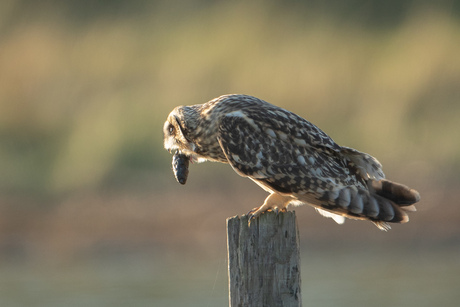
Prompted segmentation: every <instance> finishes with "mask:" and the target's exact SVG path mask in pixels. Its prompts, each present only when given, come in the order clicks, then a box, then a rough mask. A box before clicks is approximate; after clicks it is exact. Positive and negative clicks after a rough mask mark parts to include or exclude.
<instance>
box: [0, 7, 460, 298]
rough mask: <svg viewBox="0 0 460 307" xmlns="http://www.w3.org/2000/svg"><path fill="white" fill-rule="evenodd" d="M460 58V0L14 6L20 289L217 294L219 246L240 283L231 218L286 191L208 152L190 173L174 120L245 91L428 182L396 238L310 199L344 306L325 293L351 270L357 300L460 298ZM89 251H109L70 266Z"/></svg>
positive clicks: (32, 294) (1, 234) (10, 172)
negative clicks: (166, 131)
mask: <svg viewBox="0 0 460 307" xmlns="http://www.w3.org/2000/svg"><path fill="white" fill-rule="evenodd" d="M459 55H460V1H458V0H446V1H409V0H401V1H397V0H388V1H380V0H371V1H362V0H345V1H336V0H322V1H320V0H311V1H307V0H287V1H275V0H268V1H262V0H256V1H215V0H190V1H167V0H161V1H160V0H157V1H146V0H131V1H122V0H96V1H89V0H83V1H76V0H63V1H57V0H43V1H30V0H4V1H1V2H0V174H2V176H0V276H2V279H1V280H0V283H1V284H2V287H1V288H2V289H4V293H3V294H2V295H0V297H1V298H0V304H2V305H8V306H22V305H24V304H20V303H18V302H21V301H22V302H27V303H25V304H26V305H31V306H32V305H33V306H40V304H42V305H43V303H40V302H45V303H44V304H45V305H46V306H52V304H47V302H50V301H53V302H54V303H55V305H56V306H57V305H59V306H62V305H66V306H67V305H69V304H66V303H64V304H61V302H64V301H65V300H66V298H68V297H71V298H75V304H77V305H78V303H81V302H83V301H85V299H86V300H87V299H88V298H90V297H93V298H96V299H108V300H109V301H110V300H114V298H116V300H117V301H119V300H118V298H120V297H122V296H125V295H126V297H125V300H126V299H131V298H142V297H143V296H142V295H140V292H139V289H141V290H142V291H145V293H146V294H148V295H146V297H148V299H146V300H145V301H143V302H142V303H144V304H149V306H151V305H152V302H153V304H154V305H155V304H160V305H165V304H162V303H160V302H165V300H166V298H168V297H169V298H170V299H171V301H173V300H174V299H176V300H177V299H179V300H182V301H181V302H182V304H180V303H177V301H176V304H174V303H171V304H170V305H168V306H175V305H190V306H192V305H193V304H191V303H190V302H191V301H192V300H190V297H191V295H195V297H194V299H195V301H197V304H196V306H203V305H204V304H203V303H202V302H203V298H204V297H207V296H208V295H209V298H212V293H211V294H210V292H212V291H210V289H211V288H212V289H214V286H215V285H216V280H218V278H217V276H216V270H215V269H216V268H217V266H215V265H213V264H212V263H213V262H219V260H218V259H222V260H221V261H220V262H221V264H222V269H221V274H220V276H219V278H220V279H221V280H222V285H223V286H222V287H221V288H222V289H223V291H224V292H225V291H226V280H225V272H224V271H225V260H224V259H225V249H226V247H225V227H224V225H225V224H224V221H225V218H227V217H229V216H233V215H236V214H242V213H245V212H247V211H248V210H249V209H251V208H253V207H255V206H257V205H259V204H261V202H262V201H263V199H264V197H265V196H266V193H265V192H264V191H262V190H261V189H260V188H259V187H257V186H256V185H255V184H252V183H249V181H248V180H247V179H242V178H240V177H239V176H237V175H236V174H235V173H234V172H233V171H232V169H231V168H230V167H228V166H226V165H221V164H215V163H214V164H211V163H207V164H206V163H205V164H201V165H198V166H197V165H192V166H191V171H190V176H189V180H188V182H187V185H186V186H180V185H179V184H177V183H176V182H175V180H174V178H173V175H172V172H171V155H170V154H169V153H168V152H166V151H165V150H164V149H163V136H162V126H163V123H164V120H165V119H166V116H167V115H168V113H169V112H170V111H171V110H172V109H173V108H174V107H175V106H177V105H183V104H184V105H185V104H197V103H203V102H206V101H208V100H210V99H212V98H214V97H217V96H219V95H222V94H228V93H244V94H250V95H254V96H257V97H259V98H262V99H264V100H266V101H268V102H271V103H273V104H276V105H278V106H281V107H284V108H286V109H289V110H291V111H293V112H295V113H297V114H299V115H301V116H302V117H304V118H306V119H308V120H310V121H312V122H313V123H315V124H317V125H318V126H319V127H320V128H321V129H323V130H324V131H325V132H327V133H328V134H329V135H331V136H332V137H333V138H334V140H335V141H336V142H337V143H339V144H341V145H345V146H350V147H354V148H357V149H359V150H361V151H364V152H368V153H370V154H372V155H374V156H376V157H377V158H378V159H379V160H380V161H381V162H382V164H383V165H384V171H385V173H386V174H387V177H388V178H391V179H394V180H396V181H400V182H402V183H404V184H407V185H409V186H411V187H414V188H416V189H418V190H419V191H420V193H421V195H422V201H421V202H420V205H419V206H418V207H417V208H418V212H416V213H414V214H413V215H411V222H410V223H409V224H407V225H401V226H400V225H395V226H394V228H393V230H392V231H390V232H388V233H383V232H380V231H378V230H377V229H376V228H375V227H374V226H373V225H371V224H370V223H367V224H365V223H363V222H356V223H355V222H354V221H347V223H346V224H345V225H341V226H339V225H335V224H334V223H333V222H332V221H330V220H326V219H324V218H323V217H320V216H318V215H316V214H315V213H314V210H312V208H309V207H307V206H304V207H301V208H297V209H296V214H297V216H298V221H299V226H300V227H299V228H300V233H301V238H302V245H303V246H308V248H307V249H304V250H303V252H302V253H303V255H304V257H308V259H309V260H308V261H305V262H303V265H307V266H309V268H308V270H309V272H315V270H316V271H318V274H317V275H313V276H314V277H313V278H314V279H313V280H315V282H314V284H315V285H312V284H311V281H310V284H308V281H307V282H306V283H305V284H306V285H307V286H306V287H308V289H310V292H311V293H310V294H309V295H305V299H310V300H311V299H313V301H314V299H315V298H316V299H317V300H318V301H315V303H317V304H316V305H324V306H326V305H327V304H325V301H324V300H325V298H326V297H327V298H328V299H329V298H330V293H324V292H321V291H319V290H318V289H320V288H321V289H323V290H324V289H330V285H331V284H332V285H333V286H334V289H335V290H337V291H335V293H336V295H337V302H339V301H340V302H343V301H344V300H343V298H342V294H343V293H341V292H340V291H343V292H346V293H347V294H348V295H350V297H348V301H350V302H351V303H350V304H349V305H350V306H351V304H353V305H356V304H355V303H353V302H356V297H357V296H356V295H355V294H356V293H357V292H356V290H354V291H351V288H352V287H355V286H356V288H357V289H358V288H359V291H360V293H361V292H362V293H371V296H369V300H372V302H374V301H375V297H379V296H374V294H378V295H380V296H382V295H385V297H384V298H383V299H385V300H386V301H385V302H386V303H390V304H391V301H387V299H388V298H391V297H392V298H393V299H394V298H395V297H398V296H399V297H401V298H403V299H408V300H410V302H412V304H416V303H417V302H420V303H422V304H423V302H427V306H428V305H432V303H431V302H434V301H437V302H439V301H442V302H447V301H452V302H456V301H458V293H457V292H458V291H457V290H456V289H453V288H454V287H451V288H449V285H456V284H458V282H455V278H456V277H458V276H459V275H460V274H458V265H455V264H456V262H455V259H458V250H459V248H458V247H459V246H460V231H459V230H460V229H459V227H458V220H459V219H460V210H458V206H457V203H458V199H459V196H460V195H459V191H458V187H459V184H460V176H459V173H460V142H459V141H458V138H459V137H458V134H459V131H460V56H459ZM178 225H179V226H178ZM366 227H367V228H366ZM331 242H333V243H332V244H329V243H331ZM385 246H390V248H386V247H385ZM316 247H318V248H316ZM341 247H342V249H343V247H345V249H346V250H347V252H345V253H342V252H340V250H341ZM398 247H399V248H398ZM400 247H404V248H400ZM440 247H444V248H445V249H443V248H440ZM328 249H329V250H328ZM184 250H185V251H187V253H186V254H184V253H183V252H184ZM372 250H373V251H374V252H372ZM356 251H359V253H356ZM369 251H371V252H369ZM382 251H384V252H382ZM312 252H314V253H316V254H314V255H313V256H312V254H311V253H312ZM363 252H364V253H363ZM366 252H367V253H369V255H370V256H366ZM139 254H142V257H144V256H145V258H142V257H141V256H139ZM315 255H316V256H315ZM325 255H326V256H327V257H324V256H325ZM328 255H329V256H328ZM337 255H340V257H341V258H340V261H343V260H344V261H345V262H341V263H340V264H339V263H338V258H337ZM343 255H348V256H346V257H343ZM427 255H428V257H427ZM430 255H432V256H430ZM433 255H434V256H433ZM98 257H99V258H102V259H103V260H104V261H102V262H98V260H94V259H96V258H98ZM347 257H348V258H347ZM81 259H83V260H88V259H90V261H95V262H94V263H93V264H92V265H91V266H86V265H85V264H83V265H81V266H73V265H68V266H66V265H65V264H66V263H67V264H69V263H70V264H72V261H74V260H81ZM113 259H115V260H116V261H114V262H112V260H113ZM209 259H212V261H209ZM312 259H313V262H309V261H312ZM315 259H316V260H315ZM394 259H396V260H394ZM34 260H37V263H40V265H39V266H37V267H38V270H30V266H27V265H26V266H24V265H23V264H25V263H27V264H30V263H31V262H33V261H34ZM117 261H119V262H117ZM12 263H13V264H18V266H11V264H12ZM42 263H45V264H48V265H47V266H45V267H42V266H41V264H42ZM62 263H64V265H62ZM130 263H131V264H130ZM363 263H364V265H363ZM446 263H447V265H445V264H446ZM126 264H128V266H126ZM134 264H135V265H134ZM349 264H352V265H351V266H350V265H349ZM340 266H342V267H340ZM95 268H97V270H96V269H95ZM120 268H123V270H121V271H120ZM343 268H348V269H350V268H353V269H352V271H353V272H351V271H349V272H346V273H344V274H337V272H339V273H340V272H341V269H343ZM356 268H358V270H356ZM363 268H364V269H363ZM105 270H107V272H106V271H105ZM218 270H219V269H217V273H219V271H218ZM364 271H365V272H364ZM371 271H372V272H373V274H374V275H372V274H371V275H368V274H369V273H372V272H371ZM37 272H38V273H37ZM63 272H64V273H63ZM66 272H67V273H66ZM69 272H70V273H69ZM110 272H111V273H110ZM114 272H115V273H114ZM119 272H125V273H126V272H128V274H126V275H124V273H121V274H120V273H119ZM197 272H200V274H197ZM324 272H329V273H328V274H329V275H328V274H324ZM360 272H361V273H362V274H361V273H360ZM427 272H429V273H430V274H428V275H432V276H435V275H437V274H438V273H439V274H440V275H439V276H436V279H434V280H437V281H438V283H437V284H436V283H434V284H433V279H431V278H429V279H426V278H425V277H426V276H428V275H427ZM138 273H139V274H138ZM66 274H67V275H69V276H70V277H69V276H67V275H66ZM98 274H100V275H98ZM309 274H310V273H309ZM353 274H356V275H353ZM208 275H209V276H210V277H209V276H208ZM126 276H128V278H127V277H126ZM129 276H131V277H129ZM133 276H134V277H133ZM200 276H201V277H200ZM202 276H208V277H206V278H203V279H202V280H201V282H202V283H203V284H205V285H204V286H203V287H202V289H203V290H202V292H200V291H196V290H197V288H195V287H197V279H199V278H202ZM309 276H311V275H309ZM315 276H316V277H315ZM337 276H342V277H343V278H344V279H343V281H341V280H337ZM350 277H352V278H351V279H352V280H353V277H354V278H355V279H357V280H358V281H359V282H358V284H357V285H356V284H353V283H352V284H350ZM402 277H404V278H402ZM98 278H100V279H101V280H99V279H98ZM43 280H45V283H43ZM318 280H319V281H321V282H320V283H318ZM370 280H372V282H370ZM395 280H396V281H399V283H398V282H396V283H395V282H394V281H395ZM46 281H48V283H46ZM110 281H115V283H114V285H111V284H110ZM145 281H148V282H145ZM203 281H206V282H203ZM360 281H361V282H360ZM375 281H379V282H378V283H375ZM427 281H429V284H428V282H427ZM124 282H127V283H126V284H125V283H124ZM130 282H132V284H130ZM181 282H182V283H181ZM213 284H214V286H213ZM407 284H410V285H412V286H411V287H409V288H407V287H400V286H398V285H407ZM82 285H84V287H82ZM88 285H90V286H88ZM93 285H95V286H94V287H93ZM141 285H142V286H141ZM178 285H179V286H178ZM353 285H354V286H353ZM394 285H396V286H394ZM315 286H316V287H317V288H318V289H315V288H314V287H315ZM392 286H393V288H392ZM66 287H68V289H67V288H66ZM104 287H107V288H104ZM117 287H118V288H117ZM187 287H188V288H187ZM218 287H219V286H218ZM344 287H345V288H344ZM372 287H374V288H372ZM376 287H377V288H376ZM385 287H386V288H385ZM63 288H64V290H62V289H63ZM177 288H181V289H182V290H184V289H185V291H179V292H181V293H177ZM37 289H38V290H37ZM40 289H41V290H43V289H45V290H47V291H44V292H42V294H41V296H43V297H41V298H40V294H38V292H40ZM101 289H102V292H101V293H102V294H101V295H99V292H98V291H100V290H101ZM104 289H105V290H104ZM114 289H115V290H114ZM120 289H123V290H121V291H119V290H120ZM152 289H153V290H154V291H153V292H152ZM187 289H190V290H189V291H187ZM340 289H342V290H340ZM382 289H384V290H385V289H386V290H385V291H383V292H382V291H381V290H382ZM401 289H405V290H404V291H402V290H401ZM408 289H409V290H410V291H409V293H410V295H412V296H410V295H409V296H408V295H407V293H408ZM421 289H422V290H421ZM423 289H428V290H427V291H425V290H423ZM163 290H165V291H163ZM307 291H308V290H307ZM0 292H1V291H0ZM114 292H117V293H116V294H117V295H115V296H114ZM421 292H424V293H421ZM47 293H49V294H50V295H48V294H47ZM63 293H65V294H63ZM187 293H188V294H187ZM191 293H192V294H191ZM304 293H305V292H304ZM306 293H308V292H306ZM388 293H392V295H391V296H388ZM395 293H398V294H397V295H396V296H394V295H393V294H395ZM427 293H428V294H427ZM433 293H434V295H433V296H432V297H431V299H427V296H429V295H431V294H433ZM85 295H87V297H88V298H87V297H85ZM315 295H316V296H315ZM344 295H345V294H344ZM225 296H226V293H224V294H223V295H222V296H221V298H223V299H222V301H221V302H226V297H225ZM37 298H39V299H37ZM209 298H208V299H209ZM453 298H456V299H453ZM2 299H3V301H2ZM43 299H45V300H43ZM364 299H367V297H366V296H364ZM162 300H163V301H162ZM2 302H3V303H2ZM12 302H13V303H12ZM14 302H16V303H17V304H16V305H15V304H14ZM120 302H121V303H120ZM185 302H186V303H185ZM318 302H321V303H318ZM330 302H331V303H334V301H330ZM393 302H395V301H393ZM414 302H415V303H414ZM406 303H407V302H405V303H401V304H399V303H394V304H393V305H409V304H406ZM75 304H74V305H75ZM121 304H123V306H125V305H127V304H125V303H124V301H123V300H120V301H119V305H121ZM221 304H222V303H220V304H211V305H221ZM74 305H72V306H74ZM86 305H87V304H86ZM96 305H101V303H99V304H96ZM112 305H114V304H112ZM115 305H116V304H115ZM131 305H136V306H143V305H142V304H139V302H137V303H133V304H131ZM336 305H337V304H336Z"/></svg>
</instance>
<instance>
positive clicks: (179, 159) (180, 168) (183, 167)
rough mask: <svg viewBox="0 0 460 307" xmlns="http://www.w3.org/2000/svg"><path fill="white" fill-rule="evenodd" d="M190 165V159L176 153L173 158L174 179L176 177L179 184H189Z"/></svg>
mask: <svg viewBox="0 0 460 307" xmlns="http://www.w3.org/2000/svg"><path fill="white" fill-rule="evenodd" d="M189 163H190V158H189V157H187V156H186V155H184V154H181V153H179V152H178V151H176V153H175V154H174V156H173V158H172V168H173V172H174V177H176V180H177V182H179V183H180V184H185V183H186V182H187V177H188V165H189Z"/></svg>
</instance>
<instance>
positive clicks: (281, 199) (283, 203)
mask: <svg viewBox="0 0 460 307" xmlns="http://www.w3.org/2000/svg"><path fill="white" fill-rule="evenodd" d="M291 200H292V199H291V198H290V197H287V196H282V195H279V194H275V193H272V194H270V195H269V196H268V197H267V198H266V199H265V202H264V204H263V205H262V206H260V207H258V208H254V209H252V210H251V211H249V212H248V214H247V215H248V217H249V219H248V225H249V226H250V225H251V221H252V220H254V219H256V218H258V217H259V216H260V215H261V214H262V213H264V212H266V211H273V212H275V213H276V215H278V213H279V212H280V211H281V212H285V211H287V209H286V207H287V205H288V204H289V202H290V201H291Z"/></svg>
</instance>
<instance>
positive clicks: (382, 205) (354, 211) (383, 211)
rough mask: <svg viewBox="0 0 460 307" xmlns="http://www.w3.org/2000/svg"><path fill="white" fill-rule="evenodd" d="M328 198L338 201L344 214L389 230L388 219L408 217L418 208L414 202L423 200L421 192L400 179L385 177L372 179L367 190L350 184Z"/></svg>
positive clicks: (389, 220)
mask: <svg viewBox="0 0 460 307" xmlns="http://www.w3.org/2000/svg"><path fill="white" fill-rule="evenodd" d="M326 198H327V199H329V201H332V200H333V201H334V203H335V205H337V206H338V207H340V208H341V209H340V210H343V211H342V212H343V213H342V214H341V215H344V216H346V217H349V218H357V219H368V220H370V221H372V222H373V223H374V224H375V225H376V226H377V227H378V228H380V229H382V230H388V229H390V228H391V227H390V225H389V224H388V223H407V222H408V221H409V217H408V215H407V212H412V211H416V209H415V206H414V205H413V204H414V203H416V202H418V201H419V200H420V194H419V193H418V192H417V191H416V190H414V189H410V188H408V187H407V186H405V185H402V184H399V183H395V182H391V181H388V180H385V179H381V180H372V179H370V180H368V190H364V189H357V188H356V187H355V186H348V187H345V188H343V189H341V190H340V191H334V192H329V193H327V197H326ZM325 209H326V210H327V209H328V208H325ZM340 210H336V212H340ZM339 214H340V213H339Z"/></svg>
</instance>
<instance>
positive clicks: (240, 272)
mask: <svg viewBox="0 0 460 307" xmlns="http://www.w3.org/2000/svg"><path fill="white" fill-rule="evenodd" d="M227 248H228V271H229V275H228V276H229V292H230V293H229V301H230V307H236V306H241V307H248V306H264V307H268V306H301V305H302V302H301V301H302V299H301V294H300V283H301V280H300V253H299V231H298V228H297V223H296V216H295V212H292V211H291V212H282V213H279V215H276V214H275V213H274V212H266V213H264V214H262V215H261V216H260V217H259V218H257V219H255V220H253V221H252V222H251V225H250V226H248V216H246V215H244V216H242V217H238V216H235V217H231V218H228V219H227Z"/></svg>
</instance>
